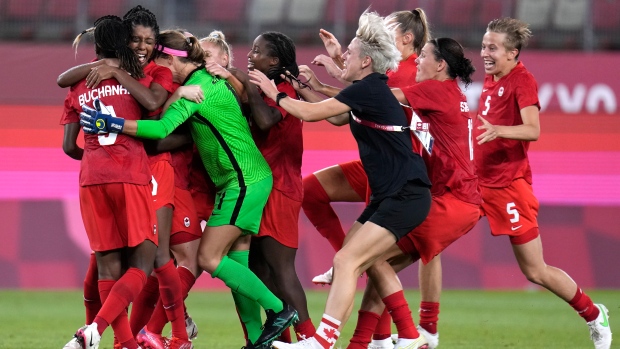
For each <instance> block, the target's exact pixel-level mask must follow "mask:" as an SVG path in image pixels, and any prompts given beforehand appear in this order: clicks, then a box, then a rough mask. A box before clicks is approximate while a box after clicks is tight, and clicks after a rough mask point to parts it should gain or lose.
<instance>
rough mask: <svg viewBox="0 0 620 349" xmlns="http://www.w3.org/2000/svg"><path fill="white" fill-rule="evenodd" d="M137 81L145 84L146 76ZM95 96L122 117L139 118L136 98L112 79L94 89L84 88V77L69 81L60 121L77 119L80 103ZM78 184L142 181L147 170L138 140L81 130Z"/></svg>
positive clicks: (90, 102)
mask: <svg viewBox="0 0 620 349" xmlns="http://www.w3.org/2000/svg"><path fill="white" fill-rule="evenodd" d="M140 83H141V84H143V85H145V86H149V84H150V83H151V78H150V77H149V76H147V77H146V78H143V79H141V80H140ZM95 98H99V99H100V100H101V102H103V104H105V105H106V106H107V107H108V110H109V111H110V112H112V113H113V114H116V116H118V117H122V118H124V119H126V120H139V119H140V117H141V116H142V110H141V108H140V105H139V104H138V102H136V100H135V99H134V98H133V97H132V96H131V95H130V94H129V92H128V91H127V90H126V89H125V88H124V87H123V86H122V85H121V84H120V83H119V82H118V81H116V80H115V79H108V80H104V81H102V82H101V84H99V86H98V87H97V88H96V89H89V88H86V79H84V80H82V81H80V82H79V83H77V84H75V85H73V86H72V87H71V89H70V91H69V93H68V94H67V98H66V99H65V108H64V111H63V114H62V118H61V120H60V124H61V125H64V124H69V123H74V122H80V117H79V115H80V112H81V111H82V107H81V106H82V105H83V104H86V105H88V106H89V107H91V108H92V107H93V100H94V99H95ZM80 166H81V167H80V185H81V186H87V185H94V184H106V183H131V184H139V185H146V184H148V183H149V182H150V181H151V171H150V169H149V165H148V159H147V157H146V153H145V151H144V146H143V145H142V142H141V141H139V140H137V139H136V138H133V137H129V136H126V135H123V134H116V133H106V134H100V135H90V134H84V156H83V158H82V161H81V165H80Z"/></svg>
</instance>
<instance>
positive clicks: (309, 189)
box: [302, 174, 329, 210]
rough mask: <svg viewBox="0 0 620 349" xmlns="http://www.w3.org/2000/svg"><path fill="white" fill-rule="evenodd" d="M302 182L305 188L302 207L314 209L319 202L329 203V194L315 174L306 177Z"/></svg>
mask: <svg viewBox="0 0 620 349" xmlns="http://www.w3.org/2000/svg"><path fill="white" fill-rule="evenodd" d="M302 182H303V188H304V200H303V202H302V207H303V209H304V210H305V209H312V208H313V206H315V205H317V204H329V196H328V195H327V193H325V189H324V188H323V186H322V185H321V182H319V180H318V179H317V178H316V176H315V175H314V174H311V175H308V176H306V177H304V178H303V181H302Z"/></svg>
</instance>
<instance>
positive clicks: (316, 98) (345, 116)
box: [292, 80, 349, 126]
mask: <svg viewBox="0 0 620 349" xmlns="http://www.w3.org/2000/svg"><path fill="white" fill-rule="evenodd" d="M292 84H293V87H294V88H295V91H297V93H299V95H300V96H301V98H303V100H304V101H306V102H310V103H318V102H321V101H324V100H325V99H326V98H325V97H324V96H322V95H319V94H318V93H316V92H314V91H312V90H311V89H309V88H301V86H300V85H299V83H297V82H296V81H295V80H293V83H292ZM325 120H327V122H329V123H330V124H332V125H334V126H343V125H346V124H348V123H349V113H342V114H339V115H336V116H332V117H330V118H327V119H325Z"/></svg>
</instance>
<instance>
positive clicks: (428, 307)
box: [420, 302, 439, 334]
mask: <svg viewBox="0 0 620 349" xmlns="http://www.w3.org/2000/svg"><path fill="white" fill-rule="evenodd" d="M438 321H439V302H420V327H422V328H423V329H425V330H426V331H427V332H428V333H431V334H435V333H437V322H438Z"/></svg>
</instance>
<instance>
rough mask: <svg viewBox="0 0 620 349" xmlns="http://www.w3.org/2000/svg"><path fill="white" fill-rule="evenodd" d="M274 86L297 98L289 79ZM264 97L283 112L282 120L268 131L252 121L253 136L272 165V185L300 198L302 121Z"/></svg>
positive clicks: (264, 98)
mask: <svg viewBox="0 0 620 349" xmlns="http://www.w3.org/2000/svg"><path fill="white" fill-rule="evenodd" d="M277 88H278V91H280V92H286V94H287V95H288V96H289V97H291V98H295V99H298V97H297V92H296V91H295V89H294V88H293V86H292V85H291V84H290V83H288V82H286V81H285V82H281V83H279V84H278V86H277ZM263 100H264V101H265V102H266V103H267V105H268V106H270V107H274V108H277V109H278V110H279V111H280V113H282V120H280V122H278V123H277V124H275V125H273V126H272V127H271V129H270V130H268V131H261V130H260V129H259V128H258V126H256V124H255V123H252V125H251V130H252V137H253V138H254V141H255V142H256V146H257V147H258V149H259V150H260V152H261V153H262V154H263V156H264V157H265V160H267V163H268V164H269V167H271V171H272V172H273V188H274V189H277V190H279V191H281V192H282V193H283V194H284V195H286V196H287V197H289V198H291V199H293V200H297V201H302V199H303V190H302V187H301V157H302V154H303V134H302V125H303V123H302V121H301V120H299V119H297V118H296V117H294V116H293V115H289V113H288V112H287V111H286V110H284V109H283V108H281V107H279V106H277V105H276V102H275V101H273V100H272V99H271V98H268V97H267V96H265V95H264V94H263Z"/></svg>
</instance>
